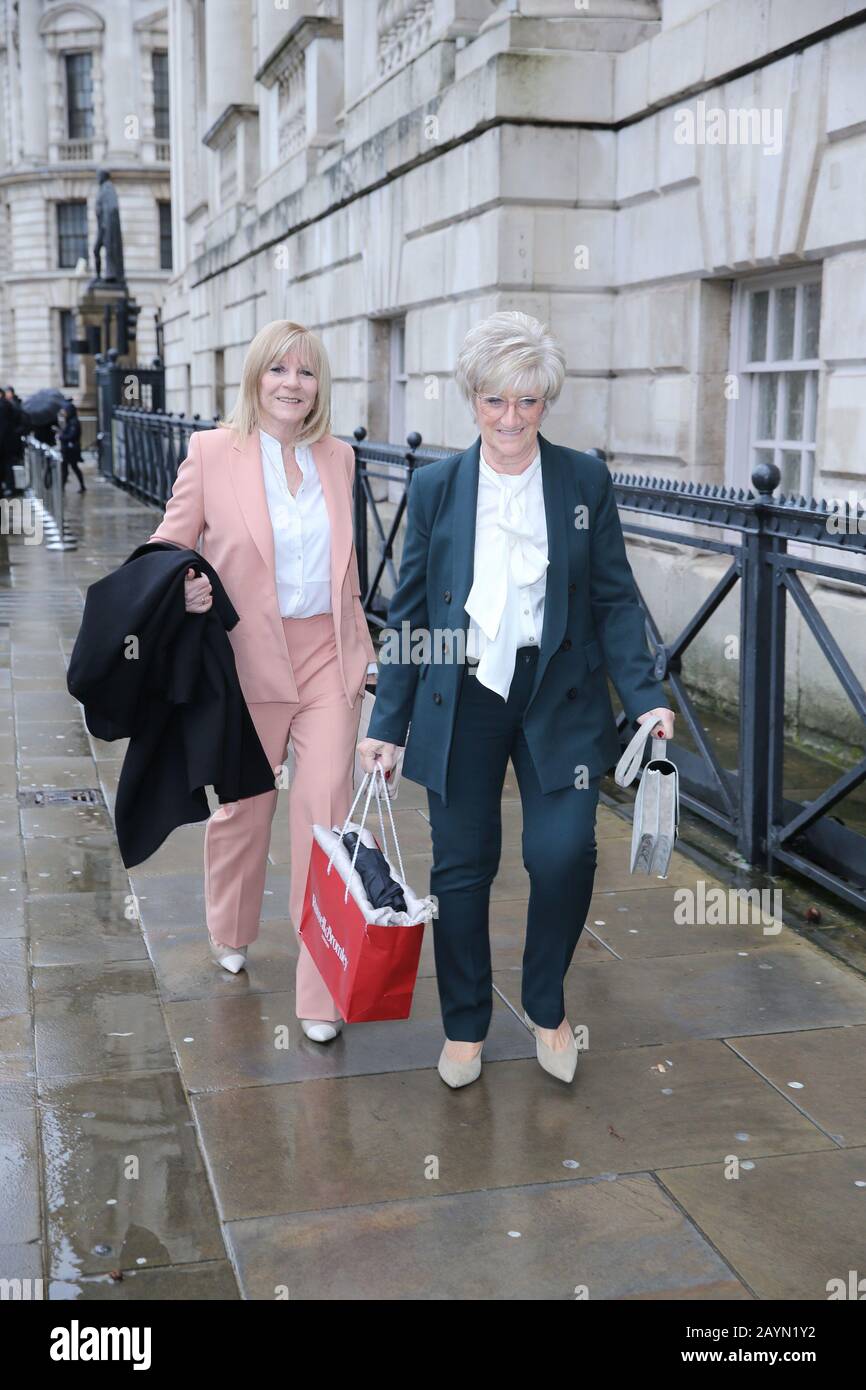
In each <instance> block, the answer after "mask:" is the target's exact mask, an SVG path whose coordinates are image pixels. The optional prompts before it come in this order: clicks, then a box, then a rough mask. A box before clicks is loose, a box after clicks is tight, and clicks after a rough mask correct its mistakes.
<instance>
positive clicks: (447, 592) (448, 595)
mask: <svg viewBox="0 0 866 1390" xmlns="http://www.w3.org/2000/svg"><path fill="white" fill-rule="evenodd" d="M443 598H444V599H445V602H446V603H450V602H451V590H450V589H446V590H445V593H444V595H443Z"/></svg>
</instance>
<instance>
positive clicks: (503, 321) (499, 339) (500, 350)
mask: <svg viewBox="0 0 866 1390" xmlns="http://www.w3.org/2000/svg"><path fill="white" fill-rule="evenodd" d="M455 379H456V381H457V385H458V387H459V388H460V391H461V392H462V394H463V395H464V396H465V398H466V400H467V401H468V402H469V407H470V409H471V410H472V412H473V414H474V412H475V396H476V395H491V396H492V395H496V396H501V395H503V394H504V393H505V392H514V393H515V394H516V395H518V396H528V395H532V396H543V397H544V399H545V410H547V408H548V406H550V405H552V404H553V402H554V401H555V400H556V398H557V396H558V395H559V393H560V391H561V390H562V383H563V381H564V380H565V353H564V352H563V350H562V348H561V347H560V345H559V343H558V342H557V341H556V339H555V338H554V337H553V334H552V333H551V332H550V330H549V329H548V327H547V325H546V324H544V323H539V321H538V319H534V318H532V316H531V315H530V314H522V313H520V312H519V311H518V310H516V309H503V310H502V311H501V312H500V313H498V314H491V315H490V317H489V318H487V319H484V320H483V321H482V322H481V323H477V324H476V325H475V327H474V328H470V330H469V332H468V333H467V334H466V337H465V338H464V340H463V346H462V348H461V349H460V354H459V356H458V358H457V370H456V372H455Z"/></svg>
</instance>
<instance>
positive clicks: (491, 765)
mask: <svg viewBox="0 0 866 1390" xmlns="http://www.w3.org/2000/svg"><path fill="white" fill-rule="evenodd" d="M537 660H538V651H537V649H536V648H534V647H522V648H520V650H519V651H518V653H517V662H516V665H515V668H514V677H513V680H512V682H511V689H510V690H509V692H508V700H507V701H503V700H502V699H501V698H500V696H499V695H497V694H495V693H494V692H493V691H492V690H488V688H487V687H486V686H484V685H482V684H481V683H480V682H479V680H478V678H477V676H476V675H474V674H470V673H469V671H467V672H466V673H465V675H464V678H463V681H462V685H461V691H460V697H459V702H458V706H457V717H456V721H455V726H454V739H453V743H452V745H451V756H450V759H449V765H448V805H447V806H443V804H442V798H441V797H440V796H439V795H438V793H436V792H434V791H431V790H430V789H429V788H428V791H427V801H428V806H429V810H430V825H431V830H432V837H433V868H432V871H431V874H430V892H431V893H435V894H436V896H437V898H438V899H439V916H438V918H437V919H436V920H435V921H434V923H433V944H434V950H435V956H436V975H437V979H438V984H439V1000H440V1003H441V1006H442V1020H443V1022H444V1025H445V1036H446V1037H447V1038H451V1039H452V1040H453V1041H455V1042H457V1041H461V1042H480V1041H481V1040H482V1039H483V1038H484V1037H486V1035H487V1029H488V1027H489V1025H490V1015H491V1010H492V1007H493V998H492V980H491V970H490V935H489V927H488V914H489V903H490V886H491V884H492V882H493V880H494V878H495V877H496V871H497V869H498V868H499V855H500V850H501V847H502V817H501V809H500V802H501V798H502V786H503V783H504V781H505V773H506V769H507V766H508V759H509V757H510V758H511V760H512V762H513V763H514V771H515V773H516V775H517V783H518V786H519V788H520V800H521V804H522V807H523V863H524V865H525V867H526V871H527V873H528V874H529V880H530V890H529V910H528V913H527V922H526V942H525V946H524V951H523V988H522V996H521V999H522V1004H523V1007H524V1009H525V1010H526V1012H527V1013H528V1015H529V1017H530V1018H531V1019H532V1021H533V1023H537V1024H538V1025H539V1026H540V1027H542V1028H557V1027H558V1026H559V1024H560V1023H561V1022H562V1019H563V1016H564V1013H565V1005H564V999H563V981H564V979H565V974H566V971H567V970H568V967H569V965H570V963H571V958H572V955H573V954H574V948H575V946H576V945H577V941H578V937H579V936H580V933H581V931H582V929H583V925H584V922H585V920H586V914H587V911H588V910H589V900H590V897H591V895H592V884H593V879H594V877H595V867H596V844H595V812H596V806H597V804H598V789H599V783H600V782H601V778H600V777H593V778H591V779H590V780H589V782H588V785H586V786H582V785H579V786H569V787H566V788H564V789H563V790H561V791H555V792H548V793H547V794H546V795H545V793H544V792H542V790H541V787H540V786H539V782H538V777H537V775H536V772H535V767H534V765H533V762H532V757H531V755H530V752H529V748H528V746H527V743H526V738H525V735H524V733H523V712H524V709H525V707H526V701H527V700H528V698H529V692H530V690H531V688H532V681H533V678H534V675H535V669H536V663H537ZM562 756H563V758H567V759H570V761H571V763H572V765H573V766H574V765H579V764H580V756H579V750H578V749H575V750H570V749H565V748H564V749H563V750H562Z"/></svg>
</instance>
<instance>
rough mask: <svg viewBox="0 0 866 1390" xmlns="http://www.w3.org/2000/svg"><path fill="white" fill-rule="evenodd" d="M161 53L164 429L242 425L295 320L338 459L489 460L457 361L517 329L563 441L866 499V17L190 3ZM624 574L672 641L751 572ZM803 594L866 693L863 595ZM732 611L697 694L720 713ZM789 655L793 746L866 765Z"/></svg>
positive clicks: (653, 463)
mask: <svg viewBox="0 0 866 1390" xmlns="http://www.w3.org/2000/svg"><path fill="white" fill-rule="evenodd" d="M36 8H39V7H38V6H37V7H36ZM104 8H105V9H106V10H107V9H108V8H109V7H108V6H105V7H104ZM112 8H114V7H112ZM117 8H118V9H124V10H128V9H129V8H130V7H129V6H118V7H117ZM81 9H82V7H81V6H78V5H61V6H56V7H55V11H64V12H68V11H73V10H74V11H76V12H79V11H81ZM132 10H133V12H134V15H135V17H136V21H137V23H138V24H139V25H140V26H141V25H143V24H146V22H147V21H146V19H145V13H146V12H145V10H144V9H142V10H139V8H138V7H137V6H132ZM150 22H151V23H156V22H158V21H157V20H156V19H153V20H151V21H150ZM106 23H108V20H107V18H106ZM166 23H167V35H168V51H169V54H170V63H169V68H170V109H171V149H172V162H171V207H172V218H173V226H172V237H173V243H174V248H175V261H174V264H175V273H174V276H173V278H172V280H171V283H170V285H169V288H168V291H167V295H166V302H165V307H164V320H165V326H166V327H165V333H166V337H165V355H166V361H167V367H168V376H167V388H168V394H167V399H168V403H169V406H170V408H172V409H175V410H186V411H190V410H192V411H197V412H200V413H201V414H204V415H211V414H213V413H221V412H222V411H223V410H224V409H226V408H228V407H229V406H230V405H231V403H232V400H233V396H234V392H235V390H236V387H237V384H238V381H239V377H240V370H241V363H242V360H243V356H244V352H245V349H246V346H247V344H248V342H249V341H250V339H251V337H252V336H253V334H254V333H255V332H256V330H257V329H258V328H259V327H260V326H261V325H262V324H263V323H265V322H267V321H269V320H271V319H273V318H276V317H283V316H285V317H290V318H293V319H296V320H299V321H301V322H303V323H305V324H308V325H309V326H311V327H314V328H315V329H316V330H317V331H318V332H319V333H320V334H321V336H322V338H323V340H324V342H325V344H326V346H327V348H328V351H329V353H330V356H331V360H332V365H333V371H334V395H333V404H334V428H335V429H336V430H337V431H338V432H340V433H350V432H351V431H352V430H353V429H354V428H355V426H356V425H364V426H365V427H366V428H367V431H368V433H369V435H370V437H372V438H388V439H391V440H399V439H403V438H405V436H406V433H407V432H408V431H409V430H412V429H415V430H418V431H419V432H420V433H421V435H422V437H423V438H424V440H425V441H426V442H428V443H431V444H439V445H446V446H449V447H454V448H460V447H464V446H465V445H466V444H467V443H468V442H469V441H470V440H471V439H472V437H473V435H474V430H473V426H472V422H471V420H470V418H469V416H468V414H467V411H466V408H465V406H464V405H463V403H462V402H461V401H460V399H459V398H458V394H457V391H456V389H455V386H454V381H453V368H454V361H455V357H456V354H457V351H458V348H459V345H460V342H461V340H462V338H463V335H464V333H465V332H466V330H467V328H468V327H469V326H470V324H472V323H474V322H476V321H477V320H478V319H479V318H481V317H483V316H485V315H487V314H489V313H491V312H492V311H494V310H496V309H501V308H515V309H523V310H526V311H528V312H530V313H532V314H535V315H537V316H538V317H540V318H542V319H544V320H546V321H547V322H548V323H549V324H550V325H551V327H552V329H553V330H554V332H556V333H557V334H558V335H559V337H560V339H561V340H562V342H563V344H564V346H565V349H566V353H567V358H568V376H567V380H566V384H565V388H564V390H563V392H562V395H561V397H560V399H559V401H558V403H557V405H556V407H555V409H554V410H553V412H552V413H551V415H550V416H549V417H548V419H547V421H546V423H545V432H546V434H547V435H548V437H550V438H551V439H552V440H554V441H557V442H562V443H567V444H569V445H572V446H574V447H578V448H589V447H592V446H598V447H601V448H603V449H605V450H606V451H607V453H608V457H609V461H610V464H611V466H612V467H613V468H614V469H622V470H625V471H627V472H636V473H646V474H654V475H656V476H661V477H665V478H676V479H682V480H694V481H699V482H710V483H720V484H721V483H729V484H735V485H737V486H746V485H748V481H749V477H750V474H751V470H752V468H753V467H754V466H755V464H756V463H757V462H761V461H765V460H768V459H772V460H774V461H775V462H776V463H777V464H778V466H779V467H780V470H781V473H782V480H783V481H782V486H783V488H784V489H786V490H792V491H797V492H800V491H802V492H804V493H806V494H809V493H812V494H814V495H815V496H817V497H827V498H842V499H847V498H848V497H849V496H850V495H852V494H856V495H858V496H861V497H862V496H863V494H864V491H866V478H864V473H866V198H864V191H863V190H864V187H866V82H864V80H863V74H864V72H866V0H169V3H168V12H167V21H166ZM37 28H38V26H36V25H34V24H33V23H32V22H31V30H32V31H33V32H32V35H31V39H30V43H31V46H32V45H33V44H37V43H43V42H44V41H43V40H42V39H41V37H38V36H37V34H36V32H35V31H36V29H37ZM136 32H140V30H139V31H136ZM125 42H127V44H130V43H131V40H130V39H129V38H128V37H127V38H126V40H125ZM133 48H134V44H133ZM22 52H23V49H22ZM7 71H8V62H7ZM106 90H107V89H106ZM126 104H127V105H128V104H129V103H128V102H127V103H126ZM51 109H52V108H51V106H50V105H49V107H48V108H47V110H46V111H45V112H43V113H42V116H41V125H40V129H41V130H42V131H43V133H42V135H41V136H40V137H39V138H40V139H41V141H42V143H41V145H40V148H41V149H45V148H47V147H48V143H49V129H50V125H51V118H50V111H51ZM113 109H116V110H117V111H118V112H121V111H122V110H124V109H125V106H124V103H123V101H120V103H119V105H118V103H117V99H116V98H115V100H114V108H113ZM28 139H29V140H30V142H31V144H32V142H33V140H34V139H35V135H34V133H32V132H31V133H30V134H29V136H28ZM19 143H20V137H19ZM28 148H29V146H28ZM149 148H150V147H149V146H148V145H147V140H146V138H145V139H144V141H143V144H142V146H141V151H142V152H141V155H140V159H141V161H142V162H141V163H140V164H139V166H138V169H137V171H136V176H137V177H138V178H139V182H138V184H135V185H134V180H133V174H132V172H130V175H129V185H128V194H127V202H128V206H129V213H128V218H127V221H128V224H129V225H130V226H133V225H134V224H135V219H136V215H138V217H139V221H140V224H141V225H142V226H143V225H144V223H145V222H146V220H147V216H149V215H150V213H146V211H145V209H144V207H143V206H142V207H141V209H140V211H139V213H138V214H136V213H135V207H136V203H135V198H136V196H140V198H141V200H142V202H143V201H144V200H146V198H153V197H154V196H155V194H154V191H153V189H154V186H155V184H151V183H147V182H144V181H143V180H142V178H141V175H142V173H143V172H145V165H146V160H147V158H148V157H149V155H148V150H149ZM67 176H69V175H68V174H67ZM153 177H154V180H156V179H157V168H156V167H154V170H153ZM134 187H137V188H138V189H140V190H142V191H141V193H140V195H136V194H134V192H133V188H134ZM29 188H30V185H28V184H27V182H26V180H25V181H23V183H22V185H21V188H20V191H19V192H18V193H17V194H16V197H19V198H26V197H27V196H28V190H29ZM144 189H147V193H145V192H144V191H143V190H144ZM10 192H11V190H10V189H9V188H7V189H6V190H5V196H6V199H7V202H8V201H9V197H10ZM32 196H33V197H34V199H36V198H37V195H36V192H35V190H34V191H33V193H32ZM40 196H43V197H44V194H42V195H40ZM37 201H38V200H37ZM151 212H152V208H151ZM21 214H22V218H23V217H24V207H23V206H22V208H21ZM34 216H37V218H38V214H34ZM151 220H152V218H151ZM18 225H19V227H21V228H23V227H24V226H25V225H26V222H25V221H24V220H22V221H20V222H19V224H18ZM18 235H19V242H18V245H19V246H20V245H21V236H26V235H27V234H26V233H19V234H18ZM144 241H145V239H144V238H142V252H141V257H142V261H143V259H144V254H145V252H144ZM16 254H18V255H19V256H21V255H22V254H23V252H17V253H16ZM19 293H20V294H22V295H26V294H27V293H31V294H32V293H33V292H32V291H28V290H26V289H25V288H24V286H23V285H22V288H21V289H20V291H19ZM58 293H59V291H58ZM7 296H8V290H7ZM40 312H41V314H42V322H44V316H45V310H44V309H42V310H40ZM6 332H7V338H8V312H7V328H6ZM34 332H35V334H38V332H39V327H38V324H37V326H36V328H35V330H34ZM630 551H631V556H632V562H633V565H634V568H635V571H636V573H637V575H638V578H639V581H640V583H641V585H642V588H643V589H644V592H645V593H646V595H647V597H648V599H649V601H650V603H651V605H652V607H653V610H654V612H655V614H656V615H657V618H658V620H659V623H660V625H661V628H662V630H663V631H664V632H665V634H666V635H672V634H673V633H674V632H676V631H677V630H678V629H679V627H680V626H682V624H683V623H684V621H685V620H686V618H687V617H688V615H689V613H690V612H691V611H692V610H693V608H694V607H695V606H696V603H697V602H698V600H699V599H700V597H701V596H702V595H704V594H706V593H708V592H709V591H710V589H711V588H712V586H713V585H714V583H715V582H716V581H717V579H718V577H719V574H720V572H721V566H722V565H723V563H724V561H723V559H720V557H719V556H718V555H715V554H713V553H712V552H711V551H710V550H709V549H708V550H707V551H705V552H702V553H700V554H698V555H697V556H696V555H695V553H694V552H692V551H688V552H687V551H685V550H684V549H683V548H682V547H678V546H677V545H676V544H675V543H673V542H672V543H671V544H670V545H667V544H659V543H656V542H653V543H650V542H641V541H639V540H636V541H634V542H631V543H630ZM853 563H854V564H857V561H856V559H855V560H854V561H853ZM806 582H807V585H808V587H809V588H810V589H811V590H812V591H813V592H814V593H815V595H816V601H817V602H818V603H819V606H820V608H821V611H822V612H823V613H824V615H825V616H826V618H827V621H828V622H829V623H830V625H831V628H832V629H833V631H834V632H835V633H836V634H837V636H838V637H839V639H840V641H844V643H845V654H846V656H847V659H848V660H849V662H850V664H851V665H852V667H853V668H854V669H855V671H857V672H858V673H859V675H860V678H861V680H866V636H864V631H866V623H864V615H866V606H864V600H863V590H862V589H856V588H855V587H854V586H850V585H847V586H846V585H844V584H838V583H835V582H833V581H832V580H828V579H825V578H821V577H808V576H807V580H806ZM736 602H737V600H736V597H735V596H733V597H731V598H730V599H728V600H727V601H726V603H725V604H724V605H723V606H722V607H721V608H720V609H719V610H718V612H717V613H716V614H715V616H714V618H713V620H712V622H711V624H710V625H709V627H708V628H707V630H706V631H705V633H704V634H703V636H702V637H701V639H700V641H699V642H698V643H697V644H696V646H695V647H694V648H693V649H692V650H691V651H690V653H689V656H688V659H687V665H684V671H685V674H686V678H687V680H688V681H689V682H691V683H693V684H694V685H698V686H703V687H704V688H705V689H706V690H707V691H712V692H713V693H714V694H717V695H719V696H720V697H722V698H723V699H724V698H731V699H733V698H734V697H735V695H736V684H737V670H736V662H735V661H731V660H728V659H727V654H729V652H730V643H729V642H728V641H727V639H728V637H729V635H730V634H731V633H735V632H736V631H737V613H736ZM788 642H789V662H788V673H789V681H790V685H791V692H792V694H791V700H790V709H789V713H790V714H791V716H792V718H793V719H794V721H795V722H796V723H798V724H799V726H800V727H801V728H802V729H803V730H805V731H808V732H809V734H810V736H813V737H815V738H817V739H818V740H820V739H822V738H824V739H825V740H826V742H827V743H828V744H829V743H831V742H832V740H833V739H834V738H835V739H837V740H838V741H840V742H842V743H845V742H846V741H847V742H849V743H851V742H854V741H856V740H858V739H859V740H861V741H862V724H861V721H860V719H859V717H858V716H857V714H856V713H855V712H854V711H853V710H852V709H851V707H850V706H849V704H848V702H847V700H846V699H845V697H844V696H843V695H842V694H841V692H840V691H839V687H838V686H837V684H836V682H835V680H834V679H833V677H832V675H831V674H830V671H829V668H828V667H827V665H826V662H825V661H824V658H823V657H822V655H821V653H820V652H819V649H818V647H817V645H816V643H815V641H814V639H813V638H812V636H811V634H810V633H809V631H808V629H807V628H805V627H804V625H803V624H802V623H801V622H800V621H799V619H798V618H797V617H796V615H795V614H793V615H792V620H791V621H790V623H789V628H788Z"/></svg>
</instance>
